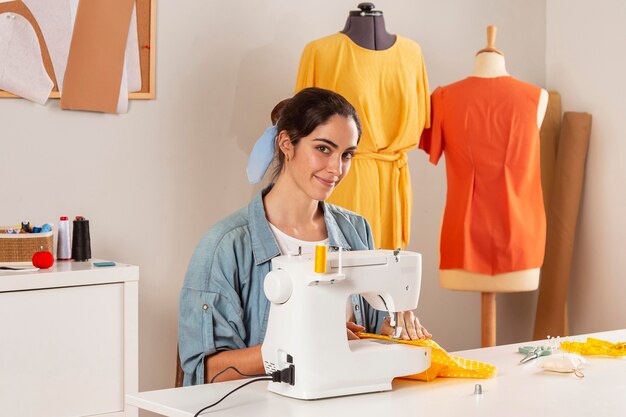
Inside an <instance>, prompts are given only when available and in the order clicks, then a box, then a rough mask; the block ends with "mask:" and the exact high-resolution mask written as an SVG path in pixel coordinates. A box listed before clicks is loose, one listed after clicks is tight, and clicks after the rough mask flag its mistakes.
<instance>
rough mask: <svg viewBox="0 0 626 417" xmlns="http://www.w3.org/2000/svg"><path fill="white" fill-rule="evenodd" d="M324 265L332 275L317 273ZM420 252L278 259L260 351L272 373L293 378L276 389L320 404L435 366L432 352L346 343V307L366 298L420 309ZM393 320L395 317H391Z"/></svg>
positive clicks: (269, 282) (383, 387) (269, 283)
mask: <svg viewBox="0 0 626 417" xmlns="http://www.w3.org/2000/svg"><path fill="white" fill-rule="evenodd" d="M320 264H322V265H323V266H325V267H326V268H325V269H326V271H327V272H326V273H316V272H314V271H315V268H318V270H319V266H320ZM421 271H422V258H421V255H420V254H419V253H415V252H404V251H390V250H369V251H353V252H343V253H342V252H329V253H328V254H327V259H323V260H320V259H317V260H316V259H315V256H313V255H303V256H295V255H289V256H279V257H276V258H274V259H272V271H271V272H269V273H268V274H267V275H266V277H265V282H264V289H265V294H266V296H267V298H268V299H269V300H270V301H271V303H272V304H271V307H270V314H269V321H268V325H267V332H266V334H265V340H264V342H263V346H262V349H261V352H262V356H263V363H264V366H265V370H266V372H268V373H271V372H274V371H276V370H285V372H287V373H289V372H291V374H292V375H293V376H294V378H292V379H293V380H292V382H293V384H289V383H285V382H282V383H281V382H270V383H269V385H268V389H269V390H270V391H273V392H275V393H278V394H281V395H285V396H288V397H293V398H300V399H315V398H324V397H334V396H340V395H349V394H359V393H365V392H373V391H387V390H390V389H391V381H392V379H393V378H395V377H399V376H405V375H412V374H418V373H420V372H422V371H424V370H426V369H428V367H430V357H431V352H430V348H422V347H416V346H409V345H404V344H400V343H391V342H387V341H381V340H374V339H369V340H367V339H361V340H350V341H348V340H347V336H346V302H347V300H348V297H349V296H350V295H351V294H361V295H362V296H363V297H364V298H365V299H366V300H367V301H368V302H369V304H370V305H371V306H372V307H374V308H376V309H377V310H387V311H389V312H390V314H392V313H393V312H398V311H406V310H413V309H415V308H416V307H417V301H418V298H419V292H420V282H421ZM392 317H393V315H392Z"/></svg>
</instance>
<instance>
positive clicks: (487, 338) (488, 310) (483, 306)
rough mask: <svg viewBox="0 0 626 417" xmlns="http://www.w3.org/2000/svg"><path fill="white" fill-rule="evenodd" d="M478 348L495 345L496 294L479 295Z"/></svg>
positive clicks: (484, 293)
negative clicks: (479, 323)
mask: <svg viewBox="0 0 626 417" xmlns="http://www.w3.org/2000/svg"><path fill="white" fill-rule="evenodd" d="M480 320H481V326H480V328H481V330H480V346H481V347H491V346H495V345H496V293H494V292H483V293H481V294H480Z"/></svg>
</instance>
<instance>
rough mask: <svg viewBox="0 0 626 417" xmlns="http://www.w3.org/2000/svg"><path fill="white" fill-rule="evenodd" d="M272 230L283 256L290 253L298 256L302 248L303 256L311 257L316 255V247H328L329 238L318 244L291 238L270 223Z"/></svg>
mask: <svg viewBox="0 0 626 417" xmlns="http://www.w3.org/2000/svg"><path fill="white" fill-rule="evenodd" d="M270 229H272V233H273V234H274V237H275V238H276V243H278V248H279V249H280V253H281V254H282V255H287V254H288V253H292V254H293V255H297V254H298V248H302V254H303V255H305V254H307V255H310V254H314V253H315V247H316V246H317V245H328V238H326V239H324V240H320V241H317V242H310V241H307V240H300V239H296V238H295V237H292V236H289V235H288V234H287V233H285V232H283V231H282V230H280V229H279V228H278V227H276V226H274V225H273V224H272V223H270Z"/></svg>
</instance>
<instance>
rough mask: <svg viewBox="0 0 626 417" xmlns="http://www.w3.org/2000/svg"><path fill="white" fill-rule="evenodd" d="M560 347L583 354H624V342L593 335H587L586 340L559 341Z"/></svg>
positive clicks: (625, 344) (625, 345)
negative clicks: (602, 338)
mask: <svg viewBox="0 0 626 417" xmlns="http://www.w3.org/2000/svg"><path fill="white" fill-rule="evenodd" d="M561 349H562V350H564V351H566V352H573V353H578V354H579V355H585V356H592V355H604V356H616V357H620V356H626V342H619V343H611V342H607V341H606V340H600V339H594V338H593V337H588V338H587V341H586V342H561Z"/></svg>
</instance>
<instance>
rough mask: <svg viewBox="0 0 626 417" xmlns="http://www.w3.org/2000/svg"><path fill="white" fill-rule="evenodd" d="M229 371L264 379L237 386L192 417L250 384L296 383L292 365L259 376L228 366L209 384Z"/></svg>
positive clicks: (294, 370)
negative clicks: (270, 382)
mask: <svg viewBox="0 0 626 417" xmlns="http://www.w3.org/2000/svg"><path fill="white" fill-rule="evenodd" d="M229 369H232V370H234V371H235V372H237V373H238V374H239V375H241V376H250V377H252V376H266V378H257V379H253V380H252V381H248V382H246V383H244V384H242V385H240V386H238V387H237V388H235V389H234V390H232V391H230V392H229V393H228V394H226V395H224V396H223V397H222V398H220V399H219V400H217V401H216V402H214V403H213V404H210V405H207V406H206V407H204V408H203V409H201V410H199V411H198V412H197V413H196V414H194V416H193V417H198V416H199V415H200V413H202V412H203V411H205V410H208V409H209V408H211V407H214V406H216V405H218V404H219V403H221V402H222V401H223V400H224V399H225V398H226V397H228V396H229V395H230V394H232V393H234V392H235V391H238V390H240V389H241V388H243V387H245V386H246V385H250V384H252V383H253V382H259V381H272V382H284V383H286V384H289V385H295V383H296V375H295V373H296V367H295V366H294V365H293V364H292V365H289V367H287V368H284V369H281V370H278V371H274V372H272V373H271V374H260V375H248V374H244V373H242V372H240V371H239V369H237V368H235V367H234V366H229V367H228V368H225V369H223V370H221V371H220V372H218V373H217V374H216V375H215V376H214V377H213V378H211V382H213V381H214V380H215V378H217V377H218V376H220V375H221V374H223V373H224V372H226V371H227V370H229Z"/></svg>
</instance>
